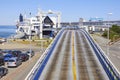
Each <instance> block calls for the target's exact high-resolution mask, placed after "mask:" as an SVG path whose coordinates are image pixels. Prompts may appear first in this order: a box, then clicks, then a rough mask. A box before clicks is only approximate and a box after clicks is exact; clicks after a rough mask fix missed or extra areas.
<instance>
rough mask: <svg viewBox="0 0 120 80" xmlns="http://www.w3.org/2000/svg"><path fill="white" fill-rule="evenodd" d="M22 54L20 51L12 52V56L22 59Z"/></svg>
mask: <svg viewBox="0 0 120 80" xmlns="http://www.w3.org/2000/svg"><path fill="white" fill-rule="evenodd" d="M21 53H22V52H21V51H19V50H14V51H12V52H11V54H13V56H14V57H20V55H21Z"/></svg>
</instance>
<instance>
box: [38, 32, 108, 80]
mask: <svg viewBox="0 0 120 80" xmlns="http://www.w3.org/2000/svg"><path fill="white" fill-rule="evenodd" d="M45 65H46V66H45V68H44V70H43V72H42V74H41V76H40V78H39V79H40V80H108V77H107V75H106V73H105V72H104V70H103V68H102V66H101V65H100V63H99V61H98V59H97V57H96V55H95V53H94V52H93V50H92V48H91V47H90V44H89V43H88V41H87V40H86V38H85V36H84V34H83V33H82V32H81V31H80V30H65V31H64V32H63V34H62V35H61V38H60V39H59V41H58V44H57V45H56V47H55V49H54V51H53V53H52V55H51V57H50V59H49V61H48V63H47V64H45Z"/></svg>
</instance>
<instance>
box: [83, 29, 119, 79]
mask: <svg viewBox="0 0 120 80" xmlns="http://www.w3.org/2000/svg"><path fill="white" fill-rule="evenodd" d="M82 32H83V33H84V34H85V36H86V38H87V39H88V41H89V42H90V44H91V46H92V48H93V50H94V52H95V54H96V56H97V57H98V59H99V61H100V63H101V64H102V67H103V68H104V70H105V72H106V73H107V75H108V77H109V79H110V80H120V72H119V71H118V70H117V68H116V67H115V66H114V65H113V63H112V62H111V61H110V60H109V58H108V57H107V55H106V54H105V53H104V52H103V50H102V49H101V48H100V47H99V45H98V44H97V43H96V42H95V41H94V39H92V37H91V36H90V35H89V34H88V32H86V31H85V30H82Z"/></svg>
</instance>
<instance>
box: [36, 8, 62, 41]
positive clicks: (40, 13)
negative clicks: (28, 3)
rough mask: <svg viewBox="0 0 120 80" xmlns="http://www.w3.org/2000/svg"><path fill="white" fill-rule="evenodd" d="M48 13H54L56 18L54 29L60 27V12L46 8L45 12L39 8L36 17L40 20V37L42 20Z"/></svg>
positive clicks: (41, 34) (41, 36)
mask: <svg viewBox="0 0 120 80" xmlns="http://www.w3.org/2000/svg"><path fill="white" fill-rule="evenodd" d="M49 14H54V15H55V17H56V19H57V22H56V30H57V28H60V17H61V13H60V12H54V11H52V10H48V11H47V12H44V11H41V10H39V11H38V16H37V18H38V20H39V21H40V35H39V36H40V39H42V38H43V20H44V19H45V17H46V16H47V15H49Z"/></svg>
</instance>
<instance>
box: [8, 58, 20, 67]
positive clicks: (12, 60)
mask: <svg viewBox="0 0 120 80" xmlns="http://www.w3.org/2000/svg"><path fill="white" fill-rule="evenodd" d="M21 64H22V61H21V60H20V59H19V58H18V57H12V58H10V59H9V60H8V62H7V66H8V67H17V66H19V65H21Z"/></svg>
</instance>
